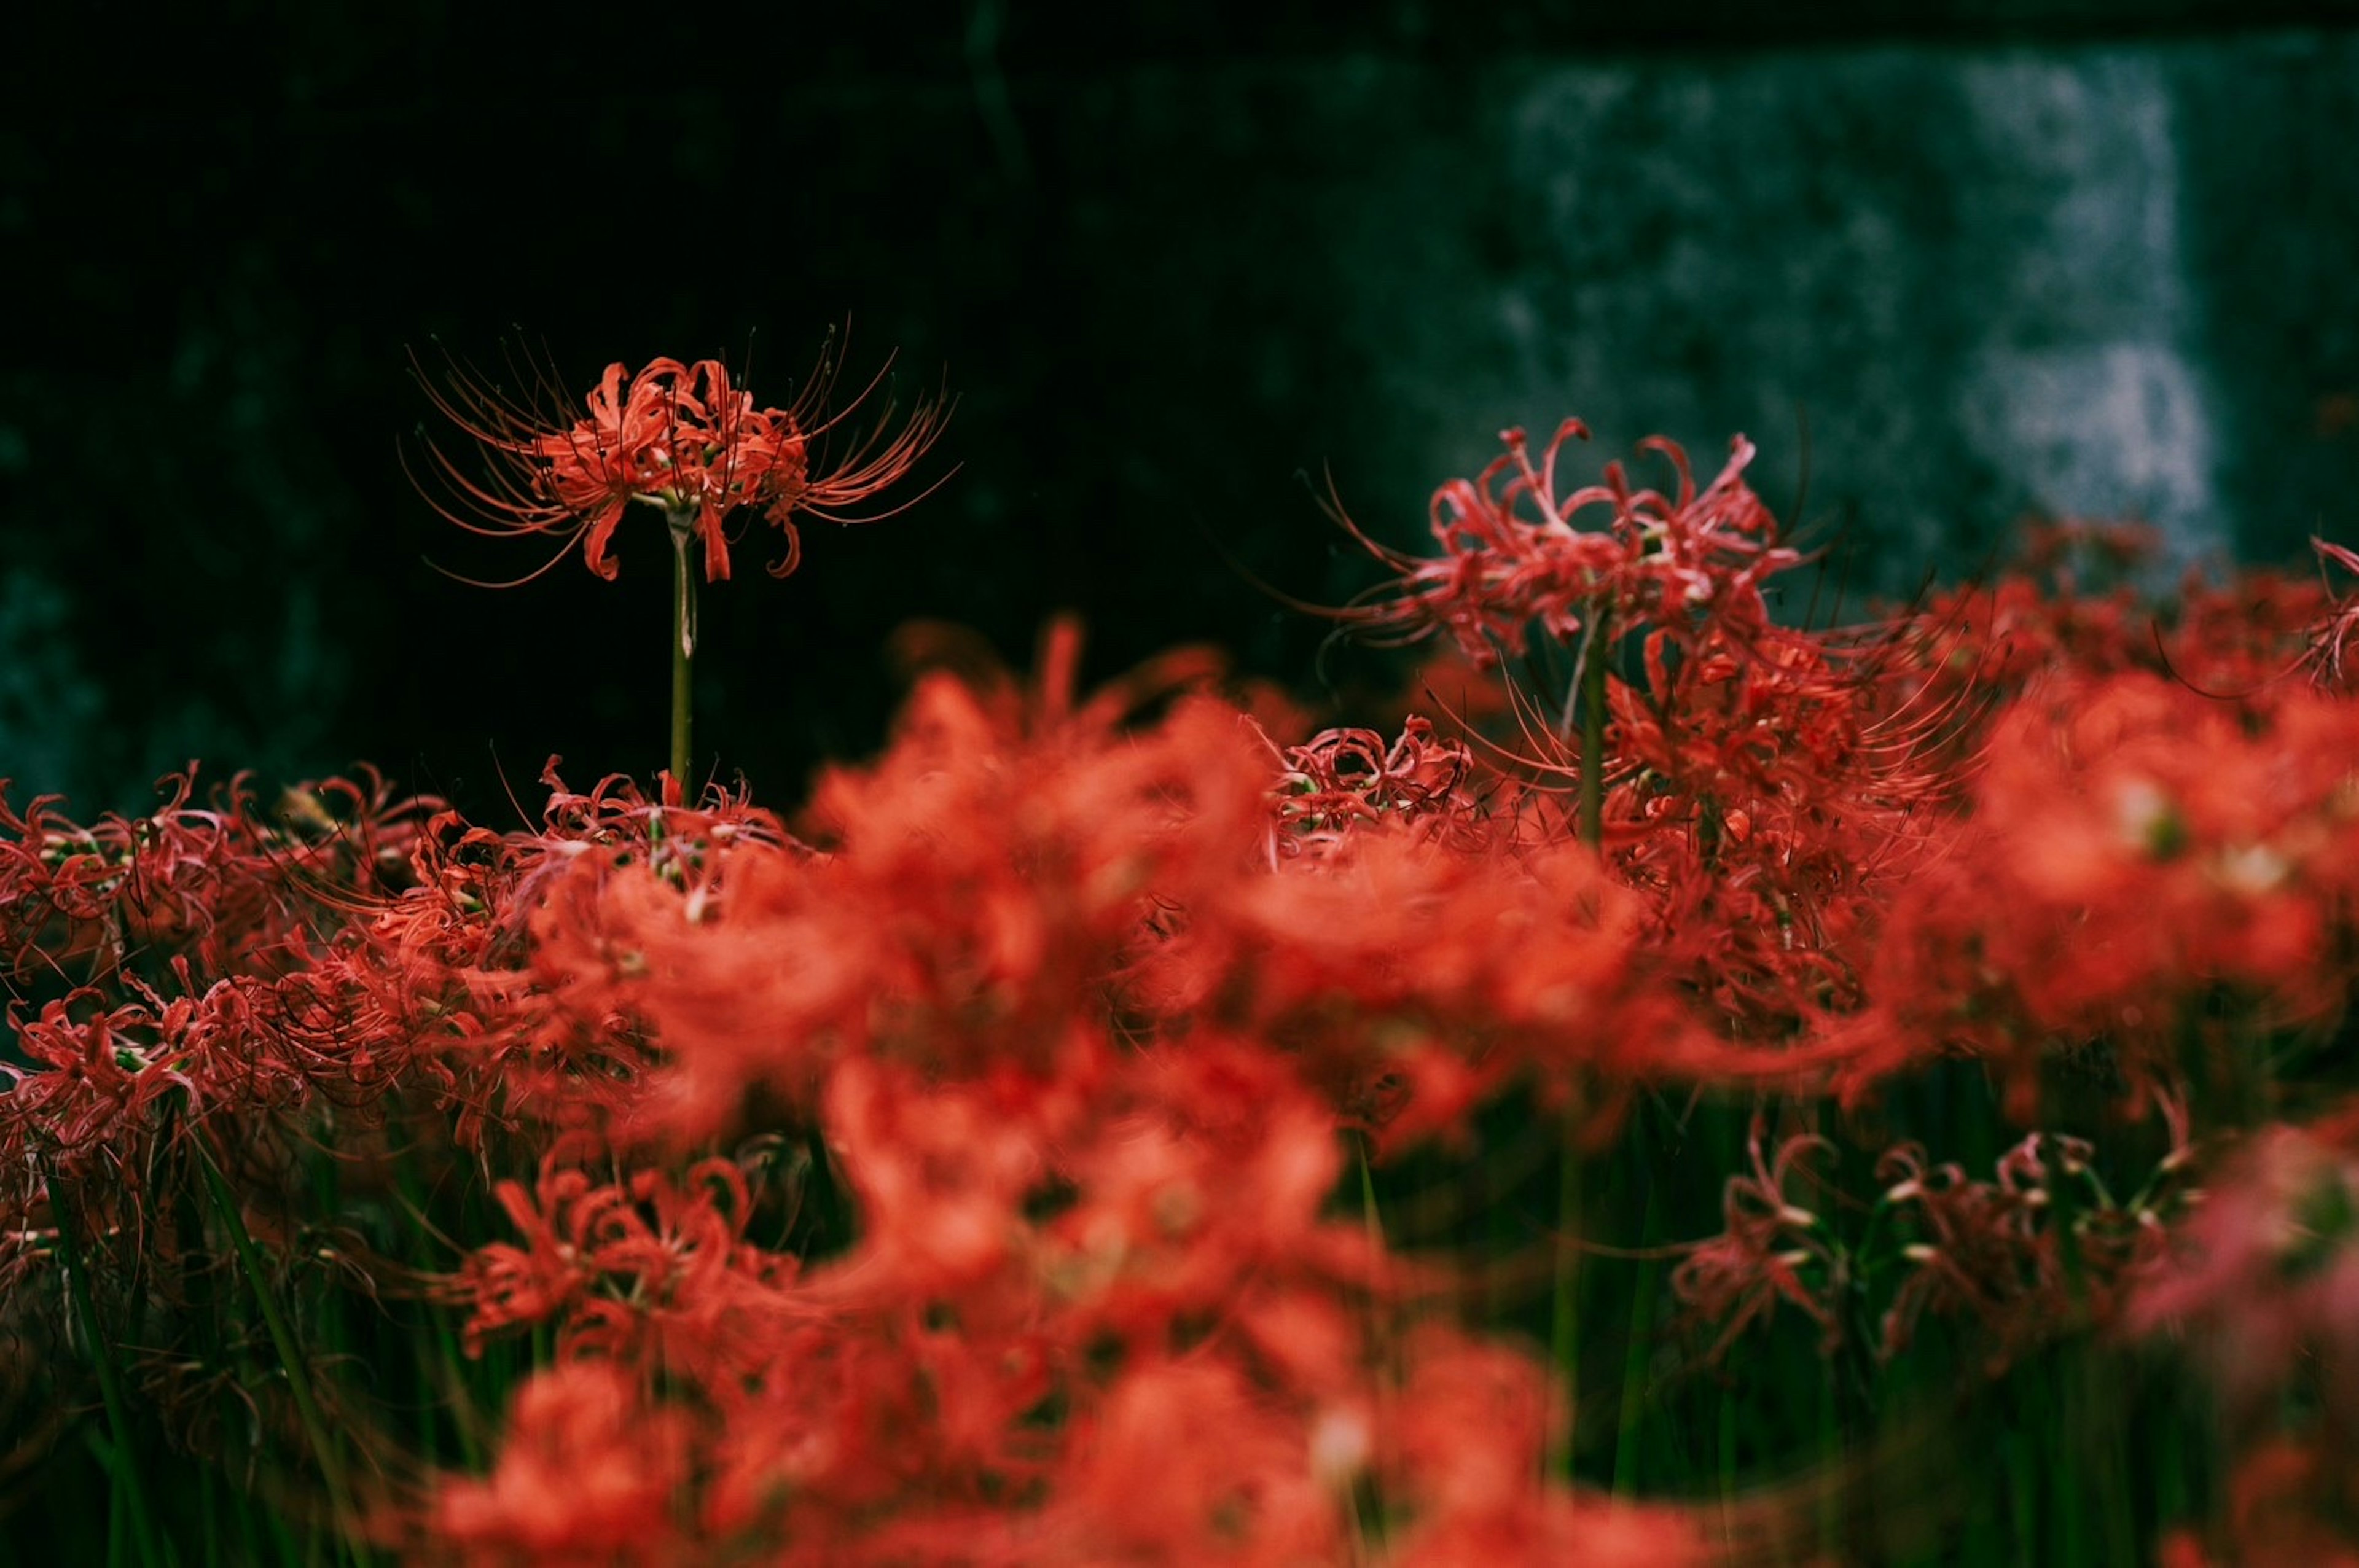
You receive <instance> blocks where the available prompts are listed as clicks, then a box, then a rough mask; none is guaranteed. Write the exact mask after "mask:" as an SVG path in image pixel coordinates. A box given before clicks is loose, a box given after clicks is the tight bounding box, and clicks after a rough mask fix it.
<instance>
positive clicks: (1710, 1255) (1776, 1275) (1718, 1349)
mask: <svg viewBox="0 0 2359 1568" xmlns="http://www.w3.org/2000/svg"><path fill="white" fill-rule="evenodd" d="M1766 1136H1767V1127H1766V1125H1765V1123H1764V1120H1763V1119H1762V1118H1761V1117H1759V1116H1757V1115H1756V1117H1755V1118H1754V1119H1753V1130H1752V1133H1751V1135H1750V1136H1749V1137H1748V1138H1747V1140H1746V1141H1745V1147H1746V1150H1747V1151H1748V1152H1749V1153H1750V1154H1751V1156H1752V1162H1753V1171H1752V1173H1751V1174H1750V1175H1736V1176H1731V1177H1730V1178H1729V1179H1728V1186H1727V1189H1726V1193H1725V1195H1724V1197H1723V1203H1722V1209H1723V1214H1724V1215H1725V1217H1726V1218H1727V1222H1728V1228H1727V1230H1726V1231H1724V1232H1723V1234H1721V1235H1720V1236H1717V1237H1715V1238H1712V1239H1711V1240H1709V1241H1704V1242H1699V1243H1698V1244H1697V1245H1696V1246H1695V1247H1694V1248H1693V1249H1691V1250H1690V1252H1689V1254H1688V1256H1687V1257H1686V1258H1685V1259H1683V1260H1680V1266H1679V1268H1678V1269H1676V1270H1675V1271H1672V1274H1671V1290H1672V1292H1673V1293H1674V1294H1675V1295H1677V1296H1678V1297H1679V1299H1680V1301H1681V1302H1682V1303H1686V1305H1687V1306H1688V1308H1689V1309H1690V1311H1691V1312H1692V1313H1693V1314H1695V1315H1696V1317H1697V1319H1698V1320H1699V1321H1701V1322H1703V1323H1708V1324H1718V1325H1720V1336H1719V1338H1718V1339H1717V1340H1716V1341H1715V1342H1714V1343H1713V1345H1712V1357H1713V1358H1714V1359H1718V1358H1719V1357H1722V1356H1724V1355H1726V1354H1727V1352H1728V1348H1729V1346H1732V1345H1734V1344H1735V1343H1736V1340H1737V1337H1738V1336H1740V1335H1742V1334H1743V1333H1744V1332H1745V1330H1746V1329H1747V1328H1750V1327H1751V1326H1752V1325H1754V1324H1756V1323H1758V1322H1763V1321H1766V1320H1767V1318H1768V1317H1769V1316H1770V1314H1772V1313H1774V1312H1775V1311H1776V1310H1777V1303H1779V1302H1781V1301H1783V1302H1788V1303H1791V1304H1793V1305H1795V1306H1798V1307H1799V1308H1801V1309H1802V1311H1803V1312H1804V1313H1805V1314H1808V1315H1809V1317H1810V1320H1811V1321H1812V1322H1814V1323H1816V1324H1817V1325H1819V1329H1820V1343H1821V1348H1823V1349H1832V1347H1834V1346H1837V1345H1840V1344H1841V1343H1842V1342H1843V1315H1842V1308H1843V1299H1844V1297H1845V1296H1846V1295H1847V1294H1848V1292H1849V1291H1850V1289H1851V1283H1852V1281H1851V1271H1850V1265H1849V1261H1848V1259H1847V1256H1846V1254H1845V1253H1844V1252H1843V1248H1842V1245H1841V1243H1839V1242H1838V1241H1837V1240H1836V1239H1835V1238H1834V1237H1833V1235H1832V1230H1831V1229H1830V1227H1828V1225H1827V1223H1826V1221H1825V1220H1824V1219H1822V1218H1821V1217H1819V1216H1818V1215H1817V1214H1815V1213H1813V1212H1811V1211H1810V1210H1809V1209H1807V1208H1804V1207H1802V1206H1799V1204H1796V1203H1795V1202H1793V1200H1791V1199H1790V1198H1788V1196H1787V1195H1786V1184H1787V1182H1788V1178H1789V1175H1790V1173H1792V1172H1793V1170H1794V1169H1795V1167H1796V1166H1798V1165H1799V1163H1800V1162H1801V1161H1802V1159H1803V1157H1804V1156H1806V1155H1809V1154H1813V1153H1831V1152H1833V1149H1834V1145H1833V1144H1832V1143H1831V1142H1829V1141H1827V1140H1826V1139H1824V1138H1822V1137H1820V1136H1819V1135H1818V1134H1816V1133H1807V1132H1798V1133H1796V1134H1794V1135H1793V1136H1791V1137H1789V1138H1788V1139H1787V1140H1786V1141H1784V1142H1782V1143H1780V1144H1779V1145H1778V1146H1777V1157H1776V1158H1775V1159H1774V1160H1772V1159H1767V1158H1765V1157H1764V1155H1763V1153H1762V1141H1763V1140H1764V1138H1765V1137H1766Z"/></svg>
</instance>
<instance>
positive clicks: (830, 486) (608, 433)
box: [413, 353, 950, 582]
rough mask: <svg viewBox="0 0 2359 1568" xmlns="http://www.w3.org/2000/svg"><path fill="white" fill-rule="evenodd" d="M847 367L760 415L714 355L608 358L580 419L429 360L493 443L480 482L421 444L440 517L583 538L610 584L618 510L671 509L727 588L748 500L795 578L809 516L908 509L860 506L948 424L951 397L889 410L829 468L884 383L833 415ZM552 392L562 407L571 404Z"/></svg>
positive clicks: (709, 576)
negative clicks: (833, 435)
mask: <svg viewBox="0 0 2359 1568" xmlns="http://www.w3.org/2000/svg"><path fill="white" fill-rule="evenodd" d="M838 365H839V361H838V360H837V359H835V358H834V357H833V355H832V353H822V355H821V359H820V362H819V365H818V367H817V369H816V370H815V371H814V372H813V373H812V375H811V376H810V380H809V381H808V382H807V383H806V384H805V385H804V388H803V392H802V395H800V396H799V398H797V400H796V401H795V404H794V406H792V407H790V408H761V409H756V407H755V406H754V399H753V395H751V394H750V393H747V392H745V391H744V390H743V389H741V388H740V387H738V386H737V385H736V384H735V383H734V381H733V380H732V378H731V375H730V373H729V369H728V367H727V366H726V365H725V364H723V362H721V361H719V360H699V361H697V362H695V363H694V364H692V365H690V364H683V363H681V362H679V361H678V360H672V359H658V360H651V361H649V362H647V365H646V366H645V367H643V368H642V369H641V370H639V372H638V373H636V375H635V374H632V373H631V372H630V371H629V369H628V367H626V366H625V365H622V364H619V363H617V364H611V365H608V366H607V367H606V372H605V374H604V375H603V376H602V377H601V378H600V379H599V383H598V385H597V387H596V388H595V389H594V390H593V391H592V392H591V394H590V395H589V398H588V400H587V406H588V414H587V416H586V417H568V416H565V415H563V414H561V413H560V414H551V413H550V412H549V410H548V408H547V407H544V406H537V405H536V403H535V402H533V401H530V400H527V399H519V398H516V397H515V396H512V395H509V394H508V393H506V391H505V390H503V389H502V388H501V387H499V386H498V385H496V384H493V383H491V382H489V381H487V380H486V379H485V378H484V377H483V376H482V375H481V374H480V373H476V372H474V371H473V370H472V369H470V368H467V367H464V366H462V365H460V364H458V363H457V362H451V365H450V366H449V372H448V374H447V376H446V378H445V379H446V381H447V383H448V384H447V386H437V385H436V384H435V383H434V382H432V381H431V380H429V378H428V377H427V375H426V373H425V371H424V369H423V367H422V366H421V367H420V368H419V372H418V375H419V382H420V383H421V384H423V385H425V387H426V388H427V393H428V395H429V397H431V398H432V399H433V402H434V406H435V407H436V408H437V409H438V410H439V411H440V413H441V414H443V415H444V416H446V417H448V418H449V419H450V420H451V422H452V423H453V424H455V425H456V426H457V427H459V429H460V430H461V431H462V433H463V434H465V435H466V436H468V437H469V438H471V439H473V441H474V442H475V444H476V445H477V446H479V447H480V448H482V449H483V451H484V456H485V459H486V460H487V461H488V463H489V468H490V471H489V473H488V474H487V475H486V476H485V477H484V478H480V479H478V478H475V477H473V476H471V474H470V473H469V471H468V470H466V469H465V468H464V467H462V465H461V464H460V463H459V462H458V461H457V460H455V459H453V458H451V456H449V455H448V454H446V453H444V452H443V451H442V450H441V449H440V448H438V447H436V446H434V445H433V444H432V443H431V442H430V441H429V443H427V447H426V450H427V453H428V455H429V459H430V463H429V473H430V474H431V476H432V478H433V479H434V480H435V481H437V482H438V483H439V485H440V489H441V491H442V492H443V498H442V499H440V500H438V501H436V507H437V510H439V511H440V512H441V513H442V514H443V515H444V516H445V517H447V518H449V519H450V520H451V521H452V522H454V523H456V524H459V525H460V526H462V527H463V528H466V529H467V530H469V531H470V532H472V533H477V534H484V535H491V536H493V537H512V536H516V535H556V536H558V537H560V538H562V539H563V540H565V541H566V544H567V546H571V542H572V540H573V539H574V538H576V537H577V536H578V537H579V538H580V539H581V540H582V558H583V560H584V561H585V562H586V563H587V565H588V566H589V568H590V569H591V570H592V571H593V572H595V573H597V574H598V575H599V576H600V577H602V578H606V579H610V580H611V579H613V578H614V575H615V571H616V568H615V564H614V561H612V560H611V559H609V558H608V557H607V554H606V550H607V546H608V543H609V542H610V541H611V540H612V538H613V536H614V528H615V525H616V524H618V523H619V522H620V521H621V520H622V516H623V513H624V511H625V509H626V508H627V507H628V506H629V505H630V504H631V503H634V502H637V503H644V504H647V505H649V506H653V507H655V508H657V509H658V510H659V511H661V512H662V513H663V514H664V515H665V517H666V518H667V520H668V521H669V523H670V524H671V525H672V527H673V529H674V530H675V531H676V532H681V533H689V532H692V533H693V535H694V536H695V537H696V538H698V539H699V540H701V542H702V544H703V546H704V577H705V580H706V581H707V582H718V581H721V580H722V579H725V578H727V577H728V576H729V538H728V535H727V533H726V531H725V530H724V527H723V524H725V523H726V522H727V520H728V518H729V516H730V514H733V513H734V512H735V511H737V510H738V509H739V508H741V507H748V506H750V507H754V508H756V509H757V510H759V511H760V513H761V514H762V516H763V517H764V518H765V520H766V521H767V522H769V523H771V524H774V525H775V526H777V528H778V529H779V530H780V531H781V532H782V533H783V534H785V535H786V546H787V553H786V555H785V556H784V557H782V558H781V559H780V560H779V561H777V563H776V564H775V565H773V566H771V567H770V568H769V571H770V574H771V575H772V576H773V577H785V576H787V575H788V574H789V573H791V572H792V571H793V570H794V569H795V568H796V567H797V565H799V563H800V561H801V558H802V537H801V535H800V534H799V531H798V530H797V527H796V524H795V519H796V518H797V517H798V516H810V517H817V518H821V519H823V520H825V521H827V522H831V523H868V522H875V521H876V520H878V519H879V518H882V517H888V516H891V515H893V514H894V513H896V512H898V511H900V510H902V508H903V507H904V506H907V505H908V504H910V503H908V502H905V503H902V505H901V506H895V507H893V508H890V509H889V510H887V511H885V512H881V513H873V514H865V515H862V514H857V513H856V512H855V511H854V509H855V508H858V507H859V506H861V505H862V504H863V503H865V502H868V501H870V500H872V499H873V498H875V496H877V495H879V494H881V493H882V492H884V491H886V489H888V488H890V487H891V486H892V485H894V484H895V483H897V481H900V480H901V479H902V478H904V477H905V476H906V475H907V474H908V472H909V470H911V469H912V468H913V467H914V466H915V465H916V464H917V462H918V460H919V459H921V458H922V457H924V456H925V454H926V452H927V450H928V449H929V448H931V447H932V446H933V444H934V442H935V441H936V440H937V439H938V438H940V435H941V433H942V428H943V427H944V425H945V424H946V423H947V422H948V420H949V416H950V407H949V405H947V404H945V403H941V402H923V403H920V404H919V405H918V406H917V407H916V408H915V409H913V410H912V412H911V414H910V416H909V418H908V422H907V423H906V424H904V425H903V426H902V427H900V428H899V429H898V430H897V431H895V430H893V429H892V424H893V416H894V413H895V410H894V408H893V406H891V404H889V403H887V404H886V406H885V407H884V409H883V410H882V412H881V413H880V414H879V415H878V416H877V419H876V421H875V424H874V425H873V426H872V427H870V428H869V430H868V431H867V432H866V433H865V434H864V435H863V436H860V437H859V438H856V439H855V440H854V441H853V443H852V447H851V449H850V450H849V451H848V452H845V453H843V455H842V456H841V457H840V459H839V460H836V461H835V462H833V463H832V465H825V466H823V465H822V461H821V457H820V453H819V451H818V450H816V449H815V447H816V445H817V443H819V442H820V441H821V438H822V437H824V436H825V435H826V434H827V433H828V432H829V431H831V430H832V429H833V428H834V427H836V426H838V425H840V424H842V423H843V421H844V420H845V419H847V418H848V417H850V416H851V414H852V412H853V409H856V408H857V407H858V406H859V405H860V404H861V403H862V402H863V401H864V400H865V399H866V398H867V396H868V395H869V394H870V393H872V392H873V391H874V390H875V386H876V382H874V381H872V382H871V383H870V384H869V385H868V387H866V388H864V389H863V390H862V392H861V393H860V395H858V396H856V397H854V398H853V399H852V401H851V403H850V404H849V405H848V406H846V407H845V408H844V409H843V410H841V411H839V412H837V413H835V414H832V415H830V414H828V413H826V412H825V405H826V402H827V399H828V396H829V395H830V394H831V393H832V390H833V388H834V384H835V377H836V372H837V369H838ZM525 368H526V369H527V372H528V379H529V380H531V381H533V382H536V383H538V384H539V385H540V387H541V388H543V389H545V390H548V391H550V392H553V391H554V377H553V376H551V375H549V373H546V372H545V371H543V370H542V369H541V368H540V367H538V366H537V365H529V364H528V365H527V367H525ZM882 377H883V372H881V371H880V372H879V373H878V379H879V380H881V379H882ZM543 401H544V402H546V403H549V404H553V405H555V406H560V407H561V406H562V404H563V401H564V399H563V396H562V395H551V396H549V397H546V398H544V399H543ZM416 477H418V476H416V475H413V478H416ZM936 482H937V483H939V482H940V481H936ZM422 488H424V485H423V482H422V481H421V489H422ZM430 494H431V492H429V495H430ZM913 499H915V498H913ZM563 555H564V550H563V549H562V548H560V551H559V552H558V555H557V556H556V557H551V558H550V560H549V562H548V563H547V564H546V565H544V566H542V567H541V568H539V569H538V570H536V571H534V572H531V573H528V574H527V577H526V578H522V579H516V580H517V581H525V580H528V579H530V578H533V577H538V576H539V575H540V572H542V571H546V570H548V569H549V566H553V565H555V564H556V561H557V560H558V559H560V558H562V557H563Z"/></svg>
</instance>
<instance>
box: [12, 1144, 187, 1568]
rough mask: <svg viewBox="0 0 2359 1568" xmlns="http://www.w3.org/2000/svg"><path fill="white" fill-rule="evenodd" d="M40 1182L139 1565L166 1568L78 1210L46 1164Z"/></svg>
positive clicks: (111, 1468)
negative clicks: (101, 1403) (91, 1364)
mask: <svg viewBox="0 0 2359 1568" xmlns="http://www.w3.org/2000/svg"><path fill="white" fill-rule="evenodd" d="M41 1183H42V1184H43V1185H44V1186H46V1187H48V1188H49V1212H50V1214H51V1215H52V1216H54V1217H56V1219H57V1222H58V1250H59V1252H60V1254H61V1255H62V1257H63V1260H64V1263H65V1266H66V1292H67V1293H68V1294H69V1295H71V1297H72V1298H73V1309H74V1315H75V1316H76V1317H78V1318H80V1319H81V1320H82V1337H83V1338H85V1339H87V1340H89V1341H90V1354H91V1359H92V1360H93V1361H95V1362H96V1363H97V1364H98V1391H99V1397H100V1398H102V1399H103V1400H105V1401H106V1426H107V1435H108V1436H109V1437H110V1438H111V1439H112V1440H113V1449H114V1457H113V1460H112V1461H111V1463H110V1464H109V1465H108V1466H107V1467H108V1468H109V1469H110V1470H112V1471H113V1472H114V1476H115V1478H116V1479H118V1480H120V1481H121V1482H122V1483H123V1491H124V1494H125V1502H126V1504H127V1505H128V1507H129V1510H130V1514H131V1531H132V1534H133V1536H134V1537H136V1540H137V1541H138V1543H139V1561H140V1562H142V1563H147V1568H165V1557H164V1552H163V1548H162V1546H161V1545H160V1544H159V1538H158V1536H157V1534H156V1519H155V1516H154V1515H153V1514H152V1513H150V1512H149V1511H148V1509H147V1478H146V1477H145V1476H143V1475H141V1473H140V1469H139V1454H138V1450H137V1449H136V1446H135V1445H134V1444H133V1442H132V1437H131V1418H130V1414H129V1408H128V1405H127V1404H126V1402H125V1400H124V1397H123V1374H122V1372H121V1371H120V1370H119V1369H117V1368H116V1367H115V1365H114V1345H113V1344H112V1343H111V1342H109V1340H108V1339H107V1337H106V1336H105V1335H103V1333H101V1332H100V1330H99V1325H98V1303H97V1302H96V1301H95V1300H93V1299H92V1296H91V1293H90V1276H89V1272H88V1265H87V1264H86V1263H85V1262H84V1255H83V1252H82V1236H81V1233H80V1232H78V1231H77V1230H76V1229H75V1228H74V1217H73V1206H72V1205H71V1204H70V1203H68V1202H67V1201H66V1200H65V1199H64V1197H63V1196H62V1195H60V1194H59V1192H58V1189H57V1183H56V1181H55V1179H54V1178H53V1177H51V1175H50V1174H49V1169H48V1167H47V1165H46V1164H44V1166H43V1167H42V1170H41Z"/></svg>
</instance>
